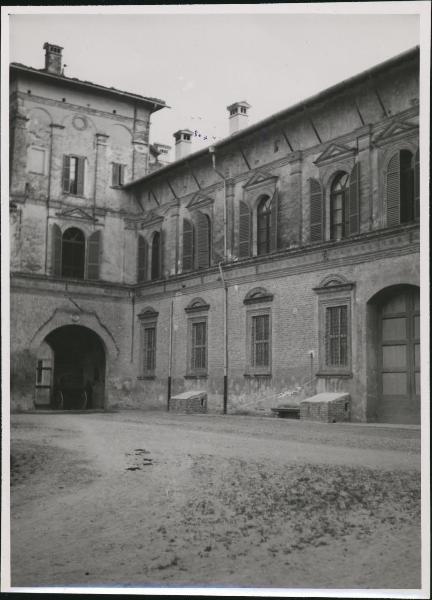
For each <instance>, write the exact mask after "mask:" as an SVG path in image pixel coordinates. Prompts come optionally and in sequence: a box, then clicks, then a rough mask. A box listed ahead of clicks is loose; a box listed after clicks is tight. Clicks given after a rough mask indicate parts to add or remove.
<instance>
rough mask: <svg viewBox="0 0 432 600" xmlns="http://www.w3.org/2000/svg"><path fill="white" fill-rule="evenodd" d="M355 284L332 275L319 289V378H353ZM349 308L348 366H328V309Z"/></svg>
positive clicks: (315, 289)
mask: <svg viewBox="0 0 432 600" xmlns="http://www.w3.org/2000/svg"><path fill="white" fill-rule="evenodd" d="M354 286H355V284H354V283H352V282H348V281H347V280H346V279H345V278H342V277H340V276H335V275H330V276H328V277H326V278H325V280H324V282H322V283H321V285H320V286H319V287H317V288H314V291H315V293H316V294H317V295H318V336H319V340H318V342H319V345H318V348H319V371H318V373H316V376H317V377H352V376H353V373H352V361H353V349H352V346H353V289H354ZM338 306H346V307H347V364H346V365H345V366H343V365H340V366H328V365H327V364H326V331H327V329H326V325H327V323H326V315H327V309H328V308H333V307H338Z"/></svg>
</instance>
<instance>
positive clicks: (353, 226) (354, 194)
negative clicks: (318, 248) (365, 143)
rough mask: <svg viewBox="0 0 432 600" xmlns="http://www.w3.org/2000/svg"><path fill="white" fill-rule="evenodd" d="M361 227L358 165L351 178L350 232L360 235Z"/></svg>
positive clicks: (349, 233) (357, 164) (355, 166)
mask: <svg viewBox="0 0 432 600" xmlns="http://www.w3.org/2000/svg"><path fill="white" fill-rule="evenodd" d="M359 226H360V164H359V163H356V164H355V165H354V168H353V170H352V171H351V175H350V178H349V231H348V232H347V234H348V235H355V234H356V233H359Z"/></svg>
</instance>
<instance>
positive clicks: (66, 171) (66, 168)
mask: <svg viewBox="0 0 432 600" xmlns="http://www.w3.org/2000/svg"><path fill="white" fill-rule="evenodd" d="M70 161H71V157H70V156H63V191H64V192H67V193H69V191H70V190H69V188H70Z"/></svg>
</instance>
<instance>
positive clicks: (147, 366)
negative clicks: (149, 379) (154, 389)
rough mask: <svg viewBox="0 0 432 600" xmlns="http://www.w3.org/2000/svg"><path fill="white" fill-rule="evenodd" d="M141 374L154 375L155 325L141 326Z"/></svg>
mask: <svg viewBox="0 0 432 600" xmlns="http://www.w3.org/2000/svg"><path fill="white" fill-rule="evenodd" d="M142 366H143V374H144V375H154V371H155V368H156V326H155V325H153V326H149V327H144V328H143V365H142Z"/></svg>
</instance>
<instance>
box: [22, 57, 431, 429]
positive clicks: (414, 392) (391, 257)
mask: <svg viewBox="0 0 432 600" xmlns="http://www.w3.org/2000/svg"><path fill="white" fill-rule="evenodd" d="M53 48H54V49H55V48H58V47H53V46H50V45H47V48H46V52H47V56H48V55H51V53H52V51H53ZM59 52H61V49H60V50H59ZM56 69H57V70H56ZM418 70H419V51H418V49H417V48H416V49H413V50H411V51H408V52H406V53H404V54H403V55H400V56H397V57H395V58H394V59H391V60H389V61H387V62H386V63H383V64H381V65H378V66H377V67H375V68H373V69H371V70H369V71H367V72H365V73H362V74H360V75H357V76H355V77H353V78H352V79H350V80H346V81H344V82H342V83H340V84H338V85H336V86H334V87H333V88H330V89H328V90H325V91H324V92H322V93H320V94H318V95H317V96H315V97H313V98H309V99H308V100H306V101H305V102H302V103H300V104H298V105H296V106H293V107H290V108H288V109H286V110H284V111H282V112H280V113H278V114H275V115H272V116H271V117H269V118H267V119H265V120H263V121H261V122H259V123H256V124H254V125H252V126H244V125H245V123H243V122H247V112H248V108H249V105H248V104H247V103H246V102H239V103H235V104H232V105H230V106H229V107H228V108H229V118H230V129H231V135H230V136H229V137H227V138H225V139H223V140H221V141H220V142H218V143H216V144H215V145H214V146H211V147H208V148H204V149H203V150H200V151H198V152H195V153H193V154H191V153H190V151H189V148H190V141H191V139H190V138H191V135H192V134H193V132H189V131H188V130H179V131H178V132H176V135H175V139H176V156H177V157H178V158H177V160H175V161H174V162H173V163H171V164H165V165H162V166H159V165H158V166H159V168H157V169H156V168H155V167H154V161H153V166H152V164H150V163H151V161H149V159H148V148H149V146H148V142H149V117H150V114H151V113H152V112H154V111H155V110H159V109H160V108H162V107H163V106H164V105H165V104H164V102H162V101H161V100H157V99H152V98H144V97H141V96H136V95H134V94H128V93H126V92H120V91H118V90H113V89H112V88H103V87H102V86H98V85H95V84H91V83H88V82H81V81H79V80H75V79H70V78H67V77H65V76H64V75H62V74H61V72H59V71H58V67H56V65H55V64H54V67H53V66H52V65H51V64H50V63H49V58H47V64H46V67H45V69H43V70H36V69H32V68H29V67H24V66H22V65H16V64H13V65H12V66H11V103H12V108H11V119H12V122H11V128H12V129H11V131H12V134H11V142H12V146H11V185H10V188H11V189H10V191H11V203H10V206H11V217H10V223H11V229H10V236H11V271H12V273H11V275H12V284H11V293H12V300H11V338H12V339H11V341H12V347H11V362H12V404H13V406H15V408H21V409H29V408H33V407H34V406H35V404H36V406H39V407H44V406H45V407H46V406H49V405H52V404H53V403H54V404H56V403H57V405H58V398H59V390H61V389H63V388H67V389H68V390H69V391H68V394H69V395H67V394H65V396H64V398H63V402H64V407H66V406H70V407H72V406H73V405H74V406H75V405H79V402H80V400H79V399H77V398H78V395H77V394H78V392H76V393H75V392H74V389H75V388H76V390H79V389H81V390H82V389H86V390H87V392H88V393H87V404H86V405H87V406H92V407H105V408H108V407H114V406H120V407H121V406H123V407H127V406H128V407H129V406H134V407H140V408H143V409H146V408H147V409H154V408H160V409H165V408H166V406H167V398H168V396H170V395H174V394H179V393H181V392H184V391H187V390H204V391H206V392H207V395H208V409H209V411H215V412H222V411H224V410H226V411H227V412H241V411H250V412H258V413H260V414H269V413H270V409H271V407H273V406H275V405H277V403H278V402H280V399H281V398H286V397H288V396H289V397H292V396H296V398H305V397H307V396H312V395H314V394H315V393H319V392H324V391H338V392H346V393H348V394H349V395H350V398H351V408H350V411H351V419H352V420H355V421H366V420H370V421H375V420H378V421H387V422H410V423H415V422H418V421H419V418H420V395H419V393H420V383H419V376H420V365H419V348H420V345H419V343H420V342H419V206H420V199H419V177H418V174H419V151H418V139H419V135H418V128H419V121H418V118H419V115H418V112H419V111H418V98H419V76H418ZM74 394H75V396H74ZM66 396H67V397H66ZM74 403H75V404H74Z"/></svg>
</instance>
